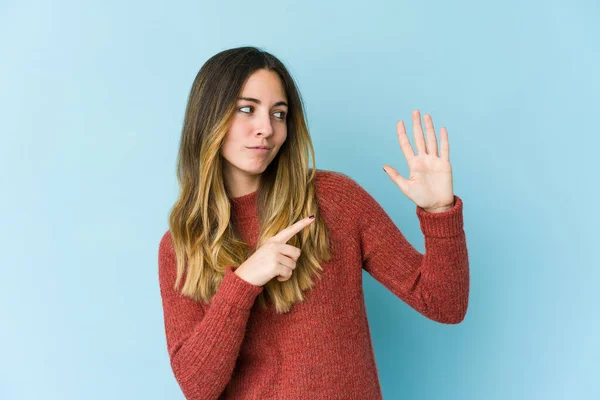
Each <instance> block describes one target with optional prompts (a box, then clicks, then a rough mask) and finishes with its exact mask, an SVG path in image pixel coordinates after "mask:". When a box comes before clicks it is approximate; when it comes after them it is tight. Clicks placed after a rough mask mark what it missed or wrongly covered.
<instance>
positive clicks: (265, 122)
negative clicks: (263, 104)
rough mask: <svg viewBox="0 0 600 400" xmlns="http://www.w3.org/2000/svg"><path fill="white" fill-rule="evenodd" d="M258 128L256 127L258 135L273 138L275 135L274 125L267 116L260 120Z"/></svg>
mask: <svg viewBox="0 0 600 400" xmlns="http://www.w3.org/2000/svg"><path fill="white" fill-rule="evenodd" d="M257 123H258V126H257V127H256V130H257V132H258V133H260V134H262V135H265V136H271V135H272V134H273V124H272V122H271V116H270V115H267V116H266V117H265V116H264V115H262V116H261V117H259V118H258V122H257Z"/></svg>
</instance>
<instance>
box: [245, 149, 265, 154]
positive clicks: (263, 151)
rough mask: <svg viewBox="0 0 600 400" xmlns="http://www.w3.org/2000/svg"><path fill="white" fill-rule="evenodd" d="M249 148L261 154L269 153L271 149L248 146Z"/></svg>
mask: <svg viewBox="0 0 600 400" xmlns="http://www.w3.org/2000/svg"><path fill="white" fill-rule="evenodd" d="M248 150H252V151H254V152H256V153H259V154H264V153H268V152H269V150H270V149H261V148H260V147H248Z"/></svg>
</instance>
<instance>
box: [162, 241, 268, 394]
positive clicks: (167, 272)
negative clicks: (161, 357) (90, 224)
mask: <svg viewBox="0 0 600 400" xmlns="http://www.w3.org/2000/svg"><path fill="white" fill-rule="evenodd" d="M235 268H236V267H234V266H228V267H227V268H226V271H225V275H224V277H223V280H222V282H221V285H220V286H219V288H218V290H217V292H216V294H215V296H214V297H213V298H212V300H211V302H210V306H209V308H208V309H207V310H206V312H205V311H204V310H203V308H202V307H201V305H200V304H199V303H197V302H195V301H194V300H192V299H190V298H188V297H186V296H183V295H181V294H180V293H179V292H178V291H176V290H175V289H174V285H175V279H176V270H177V269H176V261H175V253H174V250H173V247H172V244H171V238H170V231H167V234H165V236H164V237H163V239H162V240H161V242H160V245H159V251H158V275H159V285H160V294H161V298H162V306H163V316H164V327H165V334H166V342H167V350H168V353H169V358H170V363H171V368H172V370H173V373H174V376H175V378H176V380H177V383H178V384H179V386H180V388H181V390H182V392H183V394H184V395H185V398H186V399H188V400H201V399H217V398H218V397H219V396H220V394H221V393H222V392H223V391H224V390H225V387H226V386H227V383H228V382H229V380H230V379H231V376H232V373H233V369H234V367H235V362H236V360H237V357H238V354H239V351H240V348H241V344H242V341H243V339H244V334H245V330H246V325H247V322H248V318H249V315H250V309H251V308H252V305H253V304H254V301H255V299H256V296H258V294H259V293H260V292H261V291H262V290H263V287H262V286H254V285H252V284H250V283H249V282H246V281H244V280H243V279H242V278H240V277H239V276H237V275H236V274H234V271H235Z"/></svg>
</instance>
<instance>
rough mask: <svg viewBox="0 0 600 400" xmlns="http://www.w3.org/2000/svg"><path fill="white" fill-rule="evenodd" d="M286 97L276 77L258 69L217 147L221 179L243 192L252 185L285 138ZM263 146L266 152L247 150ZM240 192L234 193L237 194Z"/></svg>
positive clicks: (239, 100)
mask: <svg viewBox="0 0 600 400" xmlns="http://www.w3.org/2000/svg"><path fill="white" fill-rule="evenodd" d="M287 111H288V107H287V97H286V95H285V91H284V89H283V85H282V84H281V81H280V79H279V75H277V74H276V73H275V72H272V71H267V70H264V69H260V70H257V71H255V72H254V73H253V74H252V75H250V77H249V78H248V80H247V81H246V83H245V84H244V87H243V88H242V94H241V96H240V97H239V98H238V100H237V105H236V111H235V113H234V116H233V120H232V122H231V125H230V126H229V130H228V131H227V134H226V136H225V140H224V142H223V145H222V147H221V154H222V156H223V158H224V160H223V168H224V171H223V172H224V178H225V180H226V181H227V182H228V183H229V184H230V185H233V186H236V185H237V186H242V187H243V188H241V189H240V190H244V189H247V188H249V187H250V186H252V190H255V189H256V183H257V182H258V179H259V178H260V174H262V173H263V172H264V170H265V169H266V168H267V166H268V165H269V164H270V163H271V161H272V160H273V158H275V156H276V155H277V152H278V151H279V148H280V147H281V146H282V145H283V143H284V142H285V139H286V138H287ZM254 146H267V147H269V149H268V150H266V151H262V150H253V149H250V147H254ZM240 190H237V191H238V192H239V191H240Z"/></svg>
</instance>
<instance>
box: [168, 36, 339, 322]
mask: <svg viewBox="0 0 600 400" xmlns="http://www.w3.org/2000/svg"><path fill="white" fill-rule="evenodd" d="M258 69H267V70H271V71H274V72H276V73H277V74H278V75H279V77H280V79H281V82H282V85H283V87H284V89H285V93H286V95H287V97H288V113H287V130H288V134H287V138H286V141H285V142H284V144H283V145H282V146H281V148H280V149H279V152H278V154H277V155H276V156H275V158H274V159H273V160H272V162H271V163H270V164H269V166H268V167H267V169H266V170H265V171H264V172H263V173H262V175H261V179H260V184H259V188H258V192H257V197H256V199H257V213H258V221H259V225H260V233H259V236H258V239H257V243H256V246H255V248H256V249H258V248H260V246H261V245H262V244H263V243H264V242H265V241H266V240H267V239H268V238H270V237H272V236H274V235H276V234H277V233H278V232H280V231H281V230H282V229H284V228H286V227H287V226H289V225H291V224H293V223H294V222H296V221H298V220H300V219H302V218H305V217H307V216H309V215H313V214H314V215H315V216H316V219H315V221H314V222H313V223H312V224H310V225H309V226H308V227H307V228H304V229H303V230H302V231H300V232H299V233H298V234H296V235H294V237H293V238H292V239H291V240H289V241H288V242H287V243H288V244H291V245H292V246H295V247H298V248H300V249H301V250H302V254H301V256H300V257H299V258H298V260H297V262H296V268H295V269H294V271H293V274H292V277H291V278H290V279H288V280H287V281H284V282H280V281H278V280H277V279H271V280H270V281H269V282H267V283H266V284H265V285H264V290H263V291H262V292H261V293H260V294H259V296H258V298H257V301H258V303H259V304H260V305H261V306H262V307H263V308H266V307H267V302H268V301H270V302H271V303H272V304H273V305H274V307H275V311H276V312H278V313H283V312H288V311H289V310H290V309H291V307H292V305H293V304H295V303H298V302H301V301H303V300H304V294H303V292H304V291H305V290H307V289H310V288H312V287H313V286H314V284H315V281H314V278H315V277H317V278H320V277H321V274H320V272H322V271H323V269H322V267H321V265H320V263H321V262H324V261H329V260H330V259H331V254H330V242H329V233H328V230H327V228H326V226H325V223H324V222H323V220H322V219H321V218H319V208H318V203H317V197H316V185H315V176H316V167H313V168H310V169H309V166H308V161H309V152H310V155H311V156H312V159H313V161H314V159H315V154H314V149H313V146H312V142H311V139H310V135H309V131H308V127H307V123H306V121H305V112H304V106H303V103H302V99H301V96H300V93H299V91H298V90H297V88H296V85H295V83H294V80H293V78H292V77H291V75H290V73H289V72H288V70H287V69H286V67H285V66H284V65H283V63H282V62H281V61H279V60H278V59H277V58H276V57H274V56H273V55H271V54H269V53H267V52H265V51H262V50H260V49H258V48H256V47H239V48H234V49H228V50H224V51H222V52H220V53H218V54H216V55H214V56H213V57H211V58H210V59H209V60H208V61H207V62H206V63H205V64H204V65H203V66H202V68H201V69H200V71H199V72H198V74H197V75H196V78H195V80H194V83H193V85H192V88H191V91H190V94H189V97H188V103H187V107H186V111H185V118H184V124H183V130H182V134H181V141H180V144H179V154H178V158H177V180H178V182H179V188H180V193H179V197H178V199H177V201H176V202H175V204H174V206H173V208H172V209H171V213H170V216H169V228H170V233H171V239H172V243H173V248H174V250H175V254H176V259H177V279H176V282H175V289H176V290H178V286H179V284H180V282H181V280H182V279H183V278H184V276H185V282H184V284H183V287H182V288H181V294H183V295H185V296H188V297H190V298H192V299H194V300H196V301H200V300H202V301H204V302H205V303H208V302H209V301H210V299H211V298H212V297H213V296H214V294H215V293H216V291H217V288H218V287H219V285H220V284H221V281H222V280H223V276H224V272H225V268H226V267H227V266H229V265H234V266H239V265H241V264H242V263H243V262H244V261H245V260H246V259H247V258H248V257H249V256H250V254H248V244H247V243H245V242H243V241H242V240H241V239H240V238H239V237H238V236H237V234H236V232H235V229H234V227H233V226H232V223H231V222H232V219H231V210H232V208H231V200H230V198H231V196H230V193H229V191H228V189H227V188H226V185H225V184H224V180H223V166H222V156H221V155H220V152H219V151H220V148H221V145H222V143H223V141H224V138H225V135H226V133H227V130H228V127H229V125H230V122H231V119H232V117H233V114H234V112H235V109H236V100H237V97H238V96H239V95H240V93H241V90H242V87H243V85H244V83H245V81H246V80H247V78H248V77H249V76H250V75H251V74H252V73H253V72H255V71H256V70H258Z"/></svg>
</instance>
